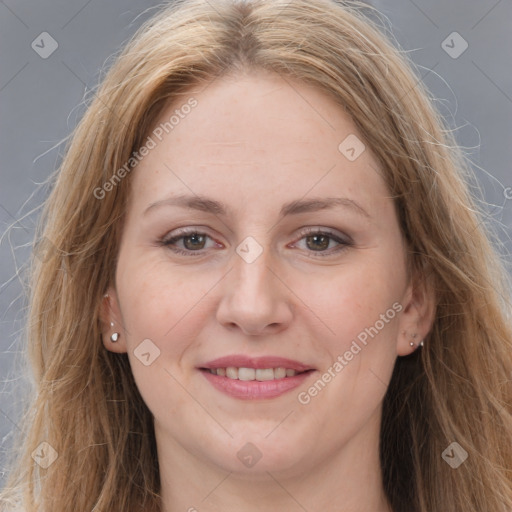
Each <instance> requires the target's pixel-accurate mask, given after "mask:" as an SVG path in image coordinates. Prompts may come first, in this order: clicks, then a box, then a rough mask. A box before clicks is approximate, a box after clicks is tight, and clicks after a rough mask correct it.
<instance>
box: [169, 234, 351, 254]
mask: <svg viewBox="0 0 512 512" xmlns="http://www.w3.org/2000/svg"><path fill="white" fill-rule="evenodd" d="M192 235H200V236H207V237H208V238H211V237H210V236H209V235H208V234H207V233H203V232H201V231H198V230H196V229H190V228H189V229H183V230H182V231H180V232H178V233H177V234H176V235H175V236H173V237H171V238H165V237H164V238H162V239H161V240H159V244H160V245H161V246H164V247H168V248H169V249H171V251H173V252H175V253H176V254H180V255H183V256H191V257H194V256H196V257H197V256H202V255H203V254H204V251H205V250H206V249H202V250H198V251H192V250H183V249H179V248H177V247H172V246H173V245H174V244H175V243H176V242H177V241H178V240H181V239H182V238H186V237H187V236H192ZM314 235H320V236H327V237H329V238H331V239H332V240H334V241H335V242H337V243H339V244H340V245H339V246H337V247H335V248H334V250H333V249H331V250H329V251H309V252H311V253H312V254H314V256H313V257H314V258H317V257H320V258H325V257H328V256H331V255H333V254H338V253H340V252H342V251H344V250H346V249H348V248H349V247H352V246H353V245H354V244H353V242H352V240H350V239H347V240H343V239H341V238H340V237H339V236H337V235H335V234H334V233H333V232H331V231H326V230H322V229H316V228H305V229H303V230H302V231H301V232H300V238H299V239H298V241H300V240H302V239H303V238H306V237H308V236H314ZM294 243H295V242H294Z"/></svg>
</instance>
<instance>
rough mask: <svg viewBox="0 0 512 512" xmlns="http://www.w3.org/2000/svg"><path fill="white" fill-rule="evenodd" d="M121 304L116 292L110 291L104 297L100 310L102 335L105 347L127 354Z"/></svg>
mask: <svg viewBox="0 0 512 512" xmlns="http://www.w3.org/2000/svg"><path fill="white" fill-rule="evenodd" d="M119 311H120V310H119V304H118V301H117V294H116V292H115V290H113V289H109V291H108V292H107V293H105V295H103V301H102V304H101V308H100V321H101V335H102V338H103V345H104V346H105V348H106V349H107V350H109V351H111V352H117V353H125V352H126V351H127V348H126V338H125V336H124V330H123V329H122V325H121V322H120V318H121V315H120V314H119Z"/></svg>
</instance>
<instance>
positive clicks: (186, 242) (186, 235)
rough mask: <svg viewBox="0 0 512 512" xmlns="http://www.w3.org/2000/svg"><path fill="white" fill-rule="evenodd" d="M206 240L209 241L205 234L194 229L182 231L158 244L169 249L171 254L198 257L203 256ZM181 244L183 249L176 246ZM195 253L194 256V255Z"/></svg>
mask: <svg viewBox="0 0 512 512" xmlns="http://www.w3.org/2000/svg"><path fill="white" fill-rule="evenodd" d="M207 239H211V237H210V236H208V235H207V234H206V233H202V232H200V231H198V230H196V229H183V230H181V231H180V232H178V233H176V234H175V235H174V236H172V237H164V238H163V239H162V240H161V241H160V244H161V245H163V246H165V247H169V249H171V250H172V251H173V252H175V253H177V254H182V255H184V256H200V255H202V254H203V249H205V245H206V241H207ZM177 243H181V244H183V245H182V246H183V249H182V248H180V247H178V246H177ZM194 253H196V254H194Z"/></svg>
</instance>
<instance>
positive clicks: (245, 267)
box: [217, 249, 293, 335]
mask: <svg viewBox="0 0 512 512" xmlns="http://www.w3.org/2000/svg"><path fill="white" fill-rule="evenodd" d="M233 259H234V261H233V268H232V270H231V272H228V274H227V276H226V277H225V279H223V282H222V289H221V290H222V298H221V300H220V303H219V306H218V308H217V321H218V322H219V323H220V324H221V325H223V326H224V327H226V328H228V329H230V330H234V329H240V330H241V331H242V332H243V333H244V334H246V335H265V334H276V333H278V332H280V331H282V330H284V329H286V328H287V327H288V326H289V324H290V322H291V320H292V317H293V303H292V300H293V293H292V292H291V291H290V290H289V289H288V288H287V286H286V285H285V284H284V282H283V281H284V279H283V276H280V275H279V274H280V273H279V271H278V269H277V267H276V265H275V264H273V263H275V262H274V261H273V260H272V258H271V255H270V254H269V251H268V250H267V249H265V250H264V251H263V253H262V254H261V255H260V256H259V257H258V258H257V259H256V260H255V261H253V262H251V263H248V262H247V261H245V260H244V259H243V258H241V257H240V256H239V255H238V254H235V255H234V256H233Z"/></svg>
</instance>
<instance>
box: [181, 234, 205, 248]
mask: <svg viewBox="0 0 512 512" xmlns="http://www.w3.org/2000/svg"><path fill="white" fill-rule="evenodd" d="M190 240H193V242H192V245H190V244H189V243H188V242H189V241H190ZM204 242H205V236H204V235H200V234H198V233H194V234H192V235H187V236H184V237H183V245H184V246H185V247H186V248H187V249H203V247H202V246H203V245H204Z"/></svg>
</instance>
